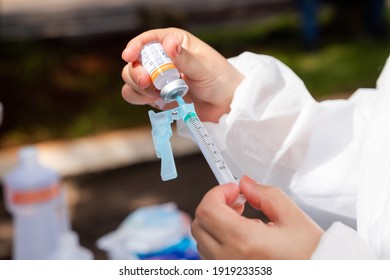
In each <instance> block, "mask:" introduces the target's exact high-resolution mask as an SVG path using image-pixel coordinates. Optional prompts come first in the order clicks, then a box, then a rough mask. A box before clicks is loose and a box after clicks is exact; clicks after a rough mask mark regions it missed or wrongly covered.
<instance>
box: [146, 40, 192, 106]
mask: <svg viewBox="0 0 390 280" xmlns="http://www.w3.org/2000/svg"><path fill="white" fill-rule="evenodd" d="M140 61H141V64H142V66H143V67H144V68H145V69H146V71H148V73H149V75H150V78H151V79H152V82H153V84H154V86H155V87H156V88H157V89H159V90H160V95H161V97H162V98H163V100H164V102H165V103H170V102H173V101H176V97H177V96H184V95H185V94H186V93H187V91H188V86H187V84H186V82H185V81H184V80H183V79H181V78H180V73H179V70H177V68H176V66H175V65H174V64H173V62H172V60H171V58H170V57H168V55H167V54H166V52H165V50H164V48H163V46H162V45H161V43H159V42H150V43H148V44H146V45H145V46H144V47H143V49H142V50H141V56H140Z"/></svg>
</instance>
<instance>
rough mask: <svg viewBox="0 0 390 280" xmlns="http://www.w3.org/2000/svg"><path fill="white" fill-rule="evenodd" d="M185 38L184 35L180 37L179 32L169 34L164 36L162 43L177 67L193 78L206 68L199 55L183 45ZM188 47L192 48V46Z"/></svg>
mask: <svg viewBox="0 0 390 280" xmlns="http://www.w3.org/2000/svg"><path fill="white" fill-rule="evenodd" d="M183 40H185V37H183V36H180V37H179V36H178V35H177V34H169V35H168V36H166V37H165V38H164V40H163V42H162V44H163V47H164V50H165V51H166V53H167V55H168V56H169V57H170V58H171V59H172V62H173V64H175V66H176V67H177V69H178V70H179V71H180V72H181V73H183V74H184V75H185V76H188V77H192V78H193V77H195V76H196V75H199V73H204V72H205V71H206V69H205V66H204V64H203V61H201V60H200V59H199V57H196V55H195V54H194V53H192V52H191V51H190V50H189V49H186V48H185V47H183ZM186 40H188V39H186ZM187 47H188V48H191V47H190V46H187Z"/></svg>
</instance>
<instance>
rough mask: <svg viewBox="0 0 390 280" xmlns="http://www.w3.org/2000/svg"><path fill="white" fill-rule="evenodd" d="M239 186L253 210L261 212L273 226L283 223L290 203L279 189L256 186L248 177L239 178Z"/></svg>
mask: <svg viewBox="0 0 390 280" xmlns="http://www.w3.org/2000/svg"><path fill="white" fill-rule="evenodd" d="M239 186H240V191H241V192H242V193H243V194H244V195H245V197H246V199H247V201H248V203H249V204H250V205H251V206H252V207H253V208H255V209H257V210H261V211H262V212H263V213H264V215H266V216H267V217H268V218H269V219H270V221H271V222H273V223H275V224H278V223H279V224H280V223H283V222H284V220H283V219H284V217H286V216H288V215H287V214H289V213H288V212H289V205H290V204H291V203H292V201H291V200H290V198H289V197H288V196H287V195H286V194H285V193H284V192H283V191H282V190H281V189H279V188H275V187H269V186H264V185H261V184H258V183H257V182H256V181H254V180H253V179H251V178H250V177H248V176H243V177H242V178H241V180H240V184H239Z"/></svg>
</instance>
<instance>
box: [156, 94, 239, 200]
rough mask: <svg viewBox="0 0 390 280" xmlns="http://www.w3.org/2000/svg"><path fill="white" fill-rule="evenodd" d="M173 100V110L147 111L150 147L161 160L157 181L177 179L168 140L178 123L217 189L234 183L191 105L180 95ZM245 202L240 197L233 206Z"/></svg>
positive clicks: (234, 179)
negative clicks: (211, 175)
mask: <svg viewBox="0 0 390 280" xmlns="http://www.w3.org/2000/svg"><path fill="white" fill-rule="evenodd" d="M175 99H176V101H177V103H178V104H179V107H177V108H174V109H171V110H166V111H162V112H159V113H155V112H153V110H150V111H149V118H150V121H151V123H152V127H153V129H152V136H153V143H154V146H155V148H156V153H157V156H158V157H159V158H161V178H162V179H163V180H164V181H166V180H171V179H174V178H176V177H177V172H176V166H175V161H174V158H173V153H172V147H171V144H170V141H169V138H170V137H171V136H172V129H171V123H173V122H174V121H175V120H179V119H182V120H183V121H184V123H185V124H186V126H187V127H188V129H189V130H190V132H191V135H192V138H193V139H194V140H195V142H196V144H197V145H198V147H199V149H200V151H201V152H202V154H203V156H204V157H205V159H206V161H207V163H208V164H209V166H210V168H211V170H212V172H213V173H214V176H215V178H216V179H217V181H218V183H219V184H220V185H223V184H227V183H237V180H236V178H234V176H233V174H232V173H231V172H230V170H229V168H228V166H227V165H226V163H225V161H224V160H223V158H222V155H221V154H220V152H219V151H218V149H217V147H216V145H215V144H214V142H213V140H212V139H211V137H210V136H209V134H208V133H207V131H206V129H205V127H204V126H203V124H202V122H201V121H200V119H199V117H198V115H197V114H196V112H195V108H194V105H193V104H188V103H185V102H184V100H183V98H182V97H181V96H180V95H176V96H175ZM245 201H246V199H245V197H244V196H243V195H240V196H239V197H238V198H237V200H236V201H235V202H234V204H233V206H236V205H242V204H244V203H245Z"/></svg>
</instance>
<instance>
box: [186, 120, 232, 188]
mask: <svg viewBox="0 0 390 280" xmlns="http://www.w3.org/2000/svg"><path fill="white" fill-rule="evenodd" d="M184 121H185V123H186V125H187V127H188V128H189V130H190V132H191V134H192V137H193V139H194V140H195V141H196V143H197V145H198V147H199V149H200V150H201V152H202V154H203V156H204V157H205V158H206V161H207V163H208V164H209V166H210V168H211V170H212V172H213V173H214V176H215V178H216V179H217V181H218V183H219V184H220V185H222V184H227V183H233V182H236V179H235V178H234V176H233V174H232V173H231V172H230V170H229V168H228V167H227V165H226V163H225V161H224V160H223V158H222V156H221V154H220V152H219V151H218V148H217V147H216V145H215V144H214V142H213V141H212V139H211V137H210V136H209V134H208V133H207V131H206V129H205V127H204V126H203V124H202V122H201V121H200V120H199V118H198V116H197V115H196V114H195V113H194V112H191V113H188V114H187V116H186V117H185V118H184Z"/></svg>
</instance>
